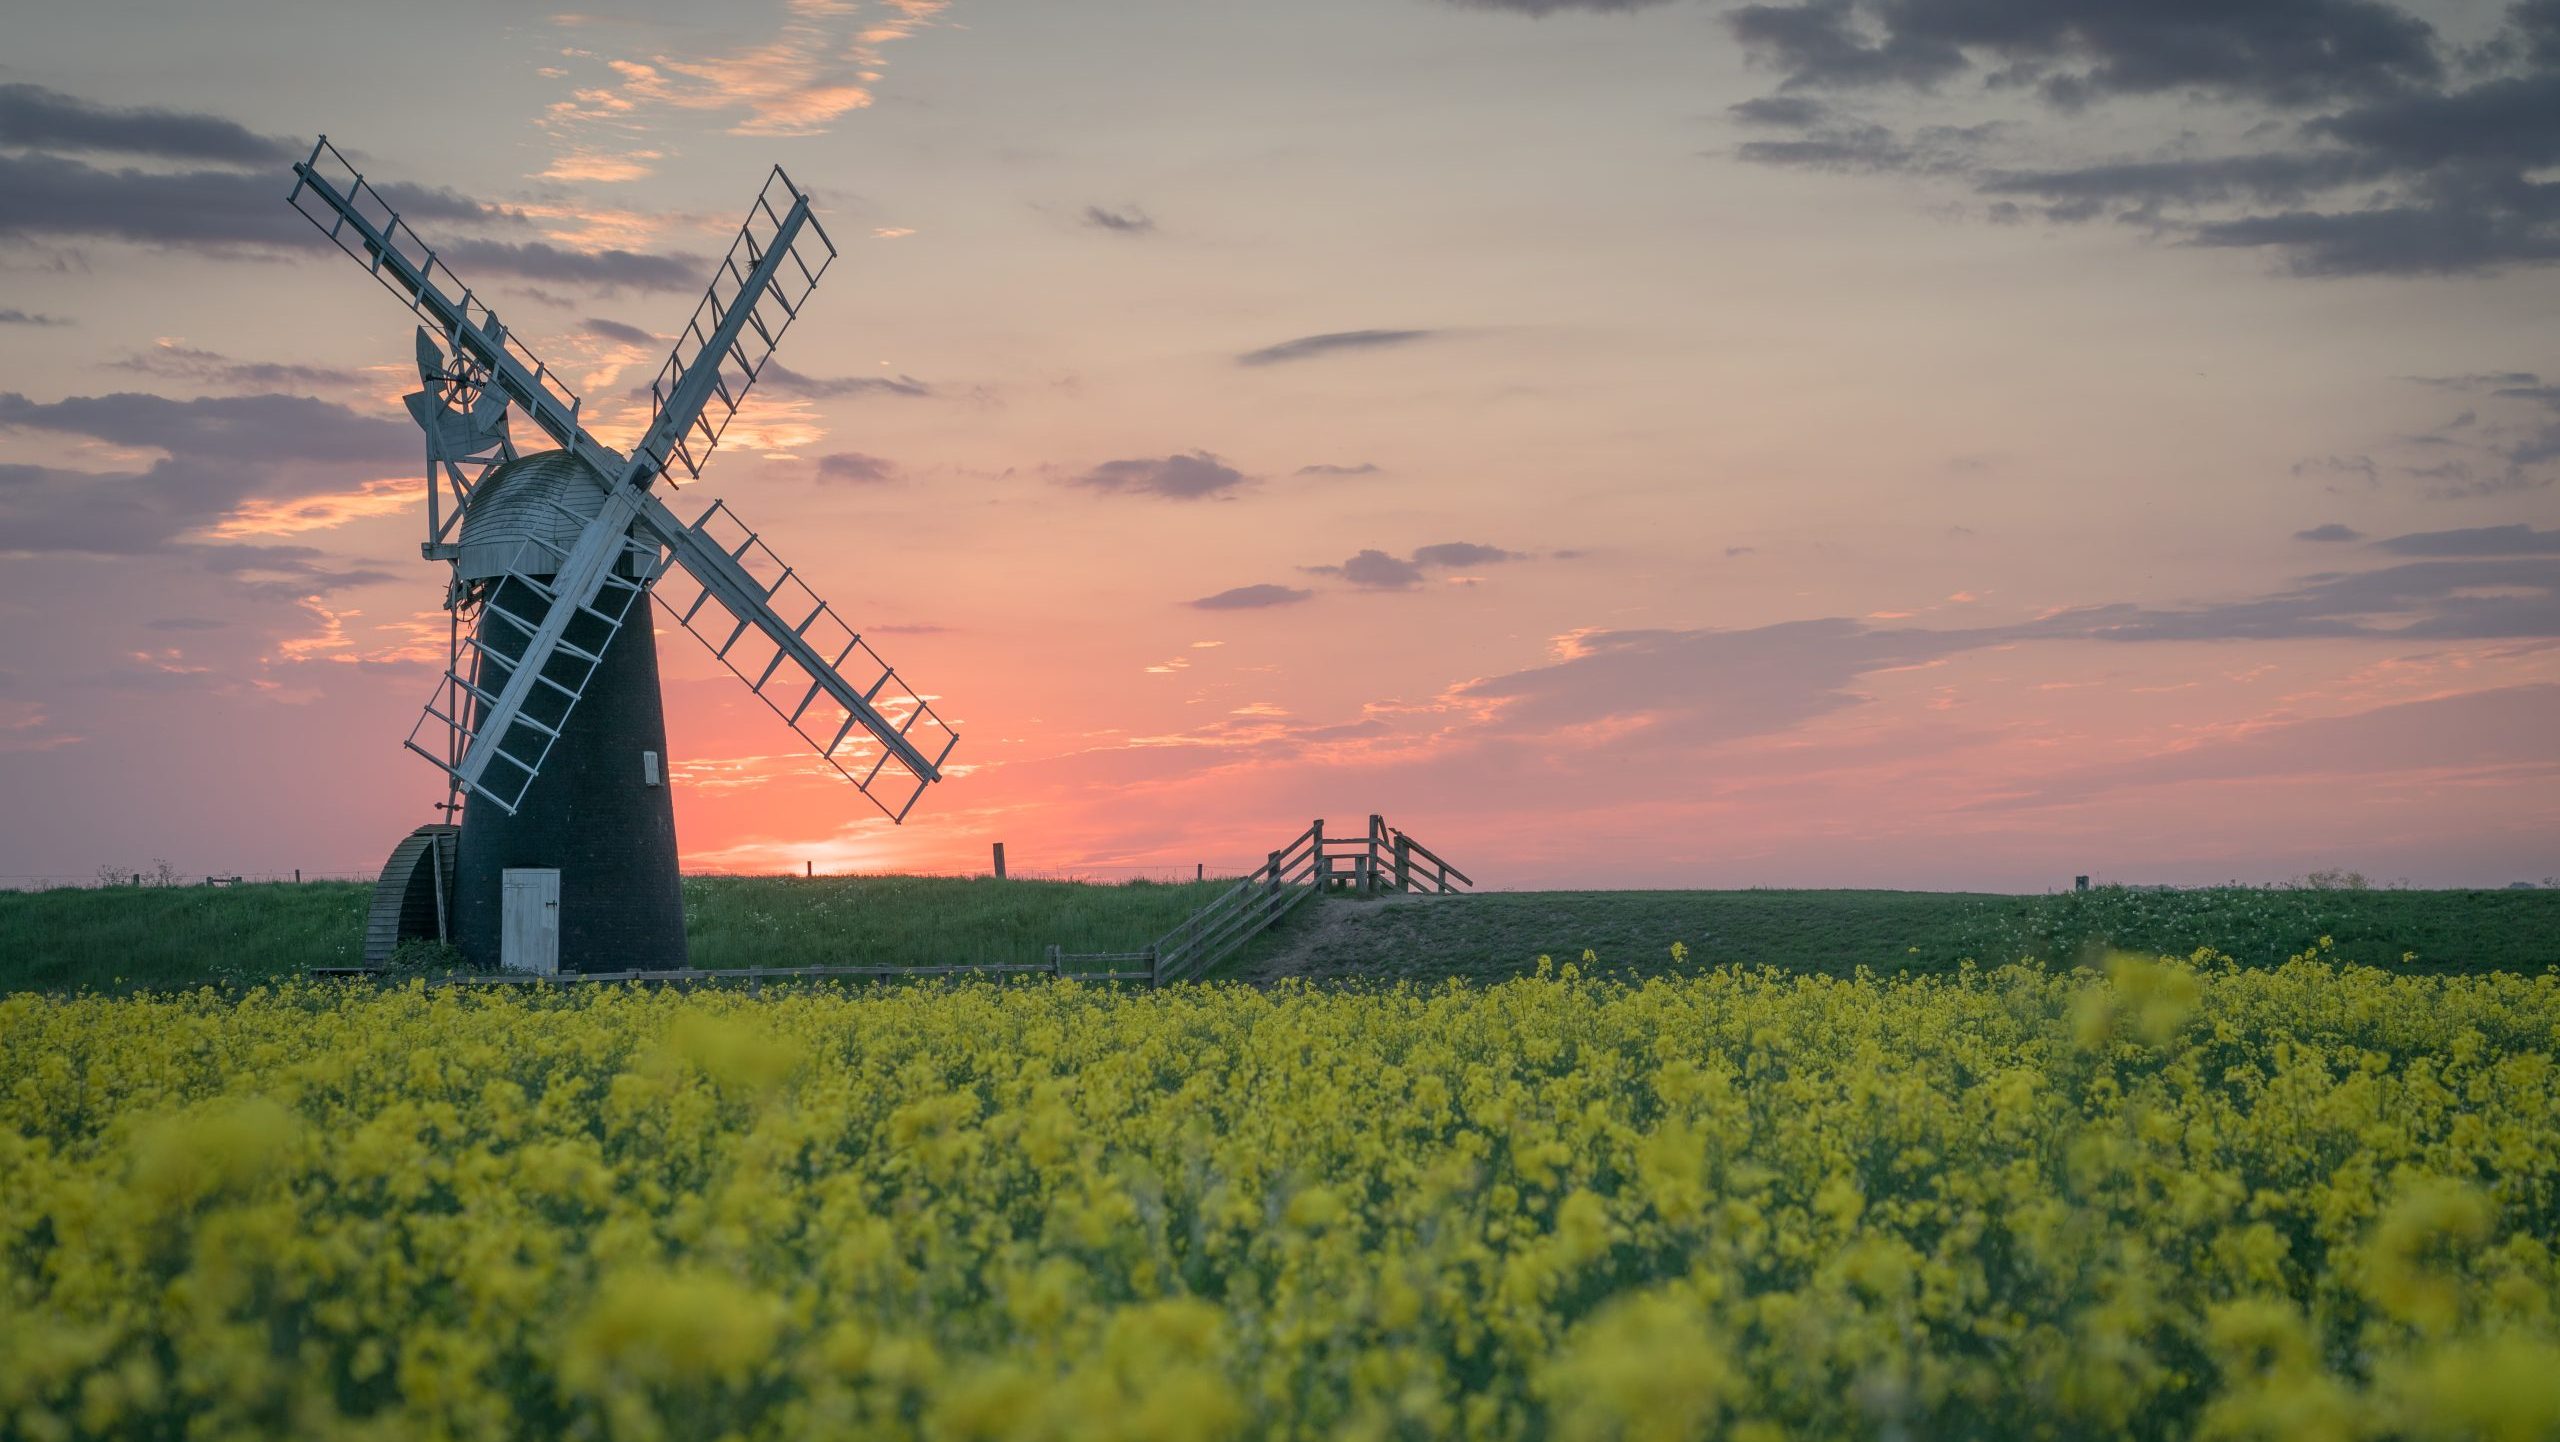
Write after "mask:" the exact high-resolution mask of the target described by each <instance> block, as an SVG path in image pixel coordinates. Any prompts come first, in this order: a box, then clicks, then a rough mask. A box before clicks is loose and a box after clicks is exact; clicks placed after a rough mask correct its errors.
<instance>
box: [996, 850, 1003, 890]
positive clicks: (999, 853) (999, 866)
mask: <svg viewBox="0 0 2560 1442" xmlns="http://www.w3.org/2000/svg"><path fill="white" fill-rule="evenodd" d="M996 880H998V881H1002V880H1004V843H1003V842H1001V841H999V842H997V843H996Z"/></svg>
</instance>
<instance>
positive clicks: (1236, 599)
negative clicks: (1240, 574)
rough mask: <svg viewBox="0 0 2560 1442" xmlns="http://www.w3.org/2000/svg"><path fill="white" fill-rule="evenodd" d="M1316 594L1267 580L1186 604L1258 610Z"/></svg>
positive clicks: (1284, 604)
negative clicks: (1256, 584)
mask: <svg viewBox="0 0 2560 1442" xmlns="http://www.w3.org/2000/svg"><path fill="white" fill-rule="evenodd" d="M1314 594H1315V592H1313V591H1302V590H1300V589H1298V588H1297V587H1295V586H1280V585H1273V584H1270V583H1268V582H1265V583H1263V584H1261V585H1258V586H1238V587H1235V588H1234V589H1232V590H1227V591H1220V592H1219V593H1218V594H1216V595H1214V596H1202V597H1201V598H1200V599H1198V600H1196V601H1191V602H1188V603H1186V604H1188V605H1190V606H1191V607H1193V608H1194V609H1196V610H1202V611H1258V610H1261V609H1263V608H1264V607H1267V606H1294V605H1296V604H1297V603H1298V602H1300V601H1303V600H1305V599H1307V598H1308V597H1309V596H1312V595H1314Z"/></svg>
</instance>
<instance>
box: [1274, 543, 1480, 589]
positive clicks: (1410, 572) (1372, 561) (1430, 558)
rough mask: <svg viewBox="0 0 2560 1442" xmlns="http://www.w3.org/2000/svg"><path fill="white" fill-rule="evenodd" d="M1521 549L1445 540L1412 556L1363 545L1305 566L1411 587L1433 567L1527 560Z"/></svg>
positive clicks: (1360, 581)
mask: <svg viewBox="0 0 2560 1442" xmlns="http://www.w3.org/2000/svg"><path fill="white" fill-rule="evenodd" d="M1525 559H1527V557H1525V556H1524V555H1523V554H1522V553H1520V552H1518V551H1506V550H1504V549H1502V548H1501V547H1500V546H1487V545H1483V544H1480V543H1478V542H1475V541H1441V542H1438V543H1436V544H1433V545H1428V546H1420V547H1417V548H1415V550H1414V552H1413V554H1412V555H1411V556H1409V557H1408V556H1396V555H1391V554H1389V553H1387V552H1385V551H1381V550H1378V549H1376V548H1374V547H1371V548H1367V549H1363V550H1362V551H1361V552H1360V553H1359V554H1357V555H1355V556H1352V557H1351V558H1350V559H1349V560H1346V561H1344V562H1343V563H1342V564H1340V565H1338V566H1301V567H1299V568H1298V569H1300V570H1302V571H1304V572H1306V573H1307V574H1308V575H1310V576H1338V577H1340V578H1342V579H1343V580H1345V581H1349V582H1350V583H1351V584H1352V585H1354V586H1358V587H1360V588H1361V589H1362V590H1366V591H1408V590H1411V589H1413V588H1414V587H1415V586H1418V585H1420V584H1422V575H1423V572H1424V571H1426V570H1429V569H1431V568H1433V567H1441V568H1448V567H1452V566H1489V565H1493V564H1495V563H1496V562H1500V561H1519V560H1525Z"/></svg>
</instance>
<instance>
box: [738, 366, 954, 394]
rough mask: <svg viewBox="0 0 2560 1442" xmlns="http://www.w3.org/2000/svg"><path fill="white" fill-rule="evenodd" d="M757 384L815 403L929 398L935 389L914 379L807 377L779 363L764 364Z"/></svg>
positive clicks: (895, 377) (905, 376) (890, 377)
mask: <svg viewBox="0 0 2560 1442" xmlns="http://www.w3.org/2000/svg"><path fill="white" fill-rule="evenodd" d="M757 383H758V384H760V385H768V386H771V387H773V388H774V389H775V390H778V391H780V392H782V393H783V394H784V395H793V396H808V397H810V398H811V399H813V400H841V399H844V398H846V397H849V396H910V397H916V396H929V395H932V394H933V387H931V386H929V385H926V384H925V383H924V382H923V381H920V380H917V379H916V378H915V377H914V376H908V375H900V376H806V375H802V374H801V373H800V372H798V371H795V370H792V369H791V368H790V367H788V366H785V365H784V364H783V363H782V362H780V361H767V362H765V367H764V372H763V374H762V375H761V376H760V377H758V382H757Z"/></svg>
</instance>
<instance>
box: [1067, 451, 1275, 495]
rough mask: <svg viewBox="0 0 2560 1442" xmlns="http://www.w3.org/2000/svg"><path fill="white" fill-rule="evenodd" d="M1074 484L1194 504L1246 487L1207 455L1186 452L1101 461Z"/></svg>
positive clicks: (1235, 474)
mask: <svg viewBox="0 0 2560 1442" xmlns="http://www.w3.org/2000/svg"><path fill="white" fill-rule="evenodd" d="M1074 483H1075V484H1076V485H1080V486H1090V487H1092V488H1093V489H1095V490H1097V491H1134V492H1137V493H1139V494H1142V495H1150V496H1166V497H1170V498H1172V499H1174V500H1179V501H1195V500H1199V499H1201V498H1203V497H1206V496H1223V495H1228V494H1231V493H1233V492H1234V491H1236V490H1237V489H1239V488H1241V487H1242V486H1243V485H1244V484H1245V475H1244V472H1242V471H1239V470H1237V469H1236V468H1235V467H1233V466H1230V465H1228V464H1227V463H1226V462H1224V461H1221V460H1219V459H1218V458H1217V457H1216V456H1214V455H1212V454H1210V453H1209V452H1207V451H1186V452H1183V453H1182V454H1179V455H1171V456H1157V457H1151V458H1140V459H1131V460H1119V461H1104V462H1103V463H1102V464H1101V465H1098V466H1096V467H1094V468H1093V469H1092V470H1090V471H1087V472H1085V473H1084V474H1083V475H1081V476H1077V477H1075V479H1074Z"/></svg>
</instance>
